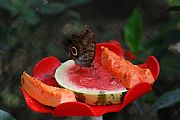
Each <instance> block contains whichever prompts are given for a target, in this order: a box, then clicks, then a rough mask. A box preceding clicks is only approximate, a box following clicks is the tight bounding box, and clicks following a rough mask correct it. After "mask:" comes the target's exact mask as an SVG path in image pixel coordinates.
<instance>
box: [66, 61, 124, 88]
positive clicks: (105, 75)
mask: <svg viewBox="0 0 180 120" xmlns="http://www.w3.org/2000/svg"><path fill="white" fill-rule="evenodd" d="M68 77H69V80H71V81H72V82H73V83H74V84H76V85H77V86H79V87H84V88H93V89H97V90H119V89H122V90H124V89H125V88H124V86H123V85H122V84H121V83H120V80H118V79H116V78H114V77H113V76H112V75H111V74H110V73H109V72H108V71H106V70H105V69H104V68H103V67H102V65H101V64H99V63H94V66H93V67H91V68H83V67H80V66H77V65H75V66H73V67H72V68H71V70H70V71H69V73H68Z"/></svg>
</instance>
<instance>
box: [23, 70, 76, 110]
mask: <svg viewBox="0 0 180 120" xmlns="http://www.w3.org/2000/svg"><path fill="white" fill-rule="evenodd" d="M21 84H22V87H23V89H24V90H25V91H26V92H27V93H28V94H29V95H30V96H31V97H32V98H34V99H35V100H37V101H39V102H40V103H41V104H44V105H47V106H52V107H56V106H58V105H59V104H61V103H65V102H73V101H76V99H75V95H74V93H73V92H71V91H69V90H66V89H63V88H58V87H53V86H49V85H46V84H44V83H42V82H41V81H40V80H37V79H35V78H34V77H32V76H30V75H28V74H27V73H26V72H23V74H22V76H21Z"/></svg>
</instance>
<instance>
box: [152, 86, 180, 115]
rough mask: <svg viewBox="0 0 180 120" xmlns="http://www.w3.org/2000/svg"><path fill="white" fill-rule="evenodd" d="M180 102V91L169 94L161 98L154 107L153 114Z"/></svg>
mask: <svg viewBox="0 0 180 120" xmlns="http://www.w3.org/2000/svg"><path fill="white" fill-rule="evenodd" d="M179 102H180V89H176V90H174V91H171V92H168V93H166V94H164V95H162V96H161V97H159V98H158V99H157V100H156V102H155V103H154V104H153V105H152V108H151V112H155V111H157V110H159V109H162V108H166V107H169V106H171V105H174V104H176V103H179Z"/></svg>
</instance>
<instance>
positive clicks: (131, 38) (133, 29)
mask: <svg viewBox="0 0 180 120" xmlns="http://www.w3.org/2000/svg"><path fill="white" fill-rule="evenodd" d="M142 36H143V21H142V16H141V13H140V11H139V10H138V9H134V11H133V13H132V15H131V16H130V18H129V19H128V20H127V23H126V24H125V27H124V37H125V41H126V43H127V45H128V47H129V48H130V50H131V51H132V52H133V53H137V52H138V51H139V50H141V49H142V44H141V40H142Z"/></svg>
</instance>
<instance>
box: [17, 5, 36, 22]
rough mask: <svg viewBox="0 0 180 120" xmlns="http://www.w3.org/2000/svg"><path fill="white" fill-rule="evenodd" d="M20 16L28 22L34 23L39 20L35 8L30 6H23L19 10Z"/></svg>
mask: <svg viewBox="0 0 180 120" xmlns="http://www.w3.org/2000/svg"><path fill="white" fill-rule="evenodd" d="M20 17H21V18H22V19H23V20H24V21H25V22H27V23H28V24H31V25H35V24H37V23H38V22H39V16H38V15H37V13H36V12H35V10H33V9H31V8H25V9H23V10H22V11H21V15H20Z"/></svg>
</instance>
